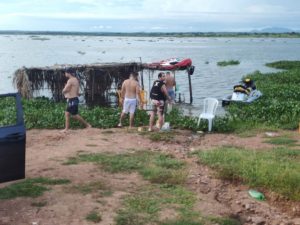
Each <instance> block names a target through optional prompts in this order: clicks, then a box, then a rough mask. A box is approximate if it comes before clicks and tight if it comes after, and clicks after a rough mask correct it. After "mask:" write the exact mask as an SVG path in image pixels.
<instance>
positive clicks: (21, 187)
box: [0, 177, 70, 199]
mask: <svg viewBox="0 0 300 225" xmlns="http://www.w3.org/2000/svg"><path fill="white" fill-rule="evenodd" d="M68 183H70V181H69V180H66V179H49V178H43V177H39V178H32V179H26V180H24V181H21V182H18V183H14V184H11V185H9V186H7V187H4V188H1V189H0V199H12V198H17V197H32V198H35V197H38V196H41V195H42V194H43V193H44V192H45V191H48V190H49V187H48V185H60V184H68Z"/></svg>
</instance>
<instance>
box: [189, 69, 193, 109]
mask: <svg viewBox="0 0 300 225" xmlns="http://www.w3.org/2000/svg"><path fill="white" fill-rule="evenodd" d="M188 77H189V89H190V104H192V103H193V92H192V82H191V75H190V74H189V73H188Z"/></svg>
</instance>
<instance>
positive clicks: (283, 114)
mask: <svg viewBox="0 0 300 225" xmlns="http://www.w3.org/2000/svg"><path fill="white" fill-rule="evenodd" d="M268 65H271V66H272V67H275V68H281V69H283V68H284V69H286V70H284V71H280V72H277V73H276V72H274V73H268V74H262V73H260V72H259V71H256V72H254V73H253V74H250V75H249V77H251V79H253V80H254V81H255V83H256V85H257V88H258V89H259V90H260V91H261V92H262V93H263V96H262V97H261V98H259V99H258V100H256V101H254V102H252V103H251V104H242V103H234V104H230V105H229V107H228V108H227V109H228V112H229V115H230V118H231V119H230V120H231V121H232V122H233V124H236V125H235V128H234V129H235V130H237V129H240V130H242V129H248V128H251V127H263V126H265V127H272V128H281V129H296V128H297V127H298V125H299V122H300V101H299V99H300V67H299V65H300V61H279V62H274V63H272V64H268Z"/></svg>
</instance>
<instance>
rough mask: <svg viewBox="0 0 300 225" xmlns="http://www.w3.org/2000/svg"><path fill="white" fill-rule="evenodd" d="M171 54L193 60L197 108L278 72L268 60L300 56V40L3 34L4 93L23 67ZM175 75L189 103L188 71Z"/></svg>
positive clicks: (0, 79)
mask: <svg viewBox="0 0 300 225" xmlns="http://www.w3.org/2000/svg"><path fill="white" fill-rule="evenodd" d="M173 57H176V58H191V59H192V60H193V65H194V66H195V67H196V68H195V72H194V75H193V76H192V85H193V100H194V101H193V105H192V106H191V107H187V108H188V109H189V110H188V111H193V110H196V111H198V110H199V108H201V104H202V101H203V98H205V97H215V98H218V99H222V98H223V97H224V96H227V95H228V94H230V93H231V90H232V86H233V85H234V84H236V83H237V82H239V81H240V79H241V77H243V76H245V75H246V74H249V73H252V72H254V71H256V70H259V71H261V72H272V71H274V69H271V68H267V67H265V66H264V65H265V63H268V62H273V61H277V60H300V39H285V38H278V39H277V38H276V39H275V38H170V37H168V38H164V37H158V38H153V37H90V36H58V35H57V36H55V35H50V36H29V35H0V94H1V93H7V92H14V91H16V90H15V89H14V87H13V86H12V77H13V73H14V71H15V70H17V69H18V68H20V67H22V66H25V67H32V66H52V65H54V64H89V63H101V62H132V61H135V62H140V58H141V60H142V62H153V61H160V60H163V59H167V58H173ZM224 60H239V61H240V64H239V65H235V66H227V67H219V66H217V62H218V61H224ZM175 75H176V80H177V83H178V84H179V89H180V91H181V92H182V93H183V94H184V97H185V100H186V102H189V91H188V80H187V75H186V73H185V72H183V71H179V72H176V74H175ZM156 77H157V74H156V73H155V74H153V75H152V74H150V75H149V73H148V72H146V71H145V72H144V84H145V88H146V89H148V87H149V83H152V80H153V79H155V78H156ZM258 88H259V87H258Z"/></svg>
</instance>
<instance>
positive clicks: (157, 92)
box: [62, 69, 176, 132]
mask: <svg viewBox="0 0 300 225" xmlns="http://www.w3.org/2000/svg"><path fill="white" fill-rule="evenodd" d="M65 76H66V78H68V81H67V83H66V85H65V87H64V89H63V91H62V92H63V94H64V96H65V98H66V99H67V108H66V110H65V129H64V130H63V131H62V132H67V131H68V130H69V126H70V116H72V118H74V119H76V120H78V121H79V122H81V123H82V124H83V125H84V126H85V127H86V128H89V127H91V125H90V124H89V123H88V122H86V121H85V120H84V119H83V118H82V117H81V116H80V115H79V112H78V105H79V99H78V97H79V86H80V85H79V80H78V79H77V78H76V76H75V71H74V70H72V69H67V70H65ZM138 76H139V74H138V73H137V72H132V73H131V74H130V76H129V78H128V79H126V80H125V81H124V82H123V83H122V88H121V94H120V97H121V103H122V107H123V109H122V112H121V116H120V121H119V124H118V127H122V121H123V119H124V118H125V116H126V114H128V113H129V127H130V128H131V127H133V126H134V114H135V110H136V107H137V106H138V103H139V102H140V101H141V99H140V91H141V90H140V84H139V81H138ZM175 85H176V81H175V78H174V77H173V76H172V75H171V73H170V72H166V73H163V72H160V73H159V74H158V79H157V80H155V81H154V82H153V86H152V88H151V91H150V99H151V102H150V103H151V107H152V109H151V111H150V121H149V131H153V130H154V120H155V115H156V114H157V116H158V129H161V127H162V126H163V123H164V112H165V108H166V103H169V104H174V103H175V92H174V87H175Z"/></svg>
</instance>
